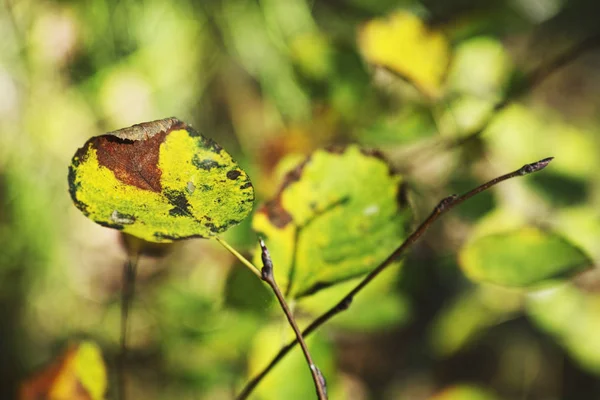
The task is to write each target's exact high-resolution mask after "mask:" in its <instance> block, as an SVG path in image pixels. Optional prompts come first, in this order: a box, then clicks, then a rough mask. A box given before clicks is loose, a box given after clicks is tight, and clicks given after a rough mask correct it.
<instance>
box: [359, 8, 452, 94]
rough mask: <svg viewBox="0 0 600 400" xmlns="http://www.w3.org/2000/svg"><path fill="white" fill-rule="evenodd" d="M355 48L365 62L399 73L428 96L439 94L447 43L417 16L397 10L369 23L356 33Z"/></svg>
mask: <svg viewBox="0 0 600 400" xmlns="http://www.w3.org/2000/svg"><path fill="white" fill-rule="evenodd" d="M358 45H359V47H360V50H361V52H362V54H363V56H364V57H365V59H366V60H367V61H368V62H370V63H372V64H375V65H378V66H382V67H385V68H387V69H389V70H391V71H393V72H395V73H397V74H399V75H400V76H402V77H404V78H405V79H407V80H408V81H410V82H411V83H412V84H413V85H414V86H415V87H417V89H419V90H420V91H421V92H422V93H423V94H425V95H426V96H428V97H431V98H436V97H438V96H439V95H440V94H441V91H442V83H443V80H444V77H445V75H446V71H447V68H448V63H449V57H450V49H449V45H448V41H447V40H446V38H445V36H444V35H443V34H442V33H441V32H439V31H435V30H431V29H429V28H428V27H427V26H426V25H425V24H424V23H423V21H421V20H420V19H419V18H418V17H417V16H415V15H413V14H411V13H408V12H405V11H399V12H396V13H394V14H392V15H391V16H389V17H388V18H384V19H374V20H372V21H369V22H368V23H367V24H366V25H365V26H364V27H363V28H362V29H361V30H360V32H359V35H358Z"/></svg>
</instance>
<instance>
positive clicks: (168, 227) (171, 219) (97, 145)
mask: <svg viewBox="0 0 600 400" xmlns="http://www.w3.org/2000/svg"><path fill="white" fill-rule="evenodd" d="M69 190H70V192H71V197H72V198H73V202H74V203H75V205H76V206H77V208H79V210H81V212H83V213H84V214H85V215H86V216H87V217H88V218H90V219H92V220H93V221H94V222H96V223H98V224H100V225H103V226H107V227H111V228H115V229H119V230H121V231H123V232H125V233H128V234H130V235H133V236H137V237H139V238H141V239H144V240H147V241H149V242H170V241H173V240H177V239H185V238H190V237H210V236H214V235H217V234H219V233H222V232H224V231H225V230H227V229H228V228H230V227H232V226H233V225H236V224H238V223H239V222H241V221H242V220H243V219H244V218H245V217H246V216H247V215H248V213H249V212H250V210H251V209H252V204H253V202H254V189H253V187H252V184H251V182H250V179H249V178H248V176H247V175H246V173H245V172H244V171H243V170H242V169H241V168H240V167H239V166H238V165H237V164H236V163H235V162H234V161H233V160H232V158H231V156H230V155H229V154H228V153H227V152H226V151H225V150H224V149H223V148H221V146H219V145H218V144H217V143H215V142H214V141H212V140H211V139H207V138H205V137H204V136H202V135H200V134H199V133H197V132H196V131H194V130H193V129H192V128H191V127H190V126H189V125H187V124H185V123H184V122H181V121H179V120H177V119H175V118H166V119H163V120H158V121H152V122H145V123H142V124H139V125H133V126H132V127H129V128H124V129H120V130H118V131H114V132H110V133H108V134H106V135H103V136H97V137H94V138H91V139H90V140H88V141H87V142H86V143H85V144H84V146H83V147H82V148H80V149H79V150H78V151H77V153H75V156H74V157H73V160H72V163H71V166H70V167H69Z"/></svg>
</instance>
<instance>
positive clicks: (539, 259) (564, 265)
mask: <svg viewBox="0 0 600 400" xmlns="http://www.w3.org/2000/svg"><path fill="white" fill-rule="evenodd" d="M459 262H460V266H461V268H462V269H463V271H464V272H465V274H466V275H467V276H468V277H469V278H471V279H473V280H474V281H481V282H490V283H495V284H499V285H505V286H517V287H526V286H531V285H535V284H537V283H540V282H543V281H547V280H551V279H560V278H569V277H571V276H572V275H574V274H576V273H578V272H581V271H583V270H585V269H587V268H589V267H590V266H591V265H592V262H591V260H590V259H589V258H588V256H587V255H586V254H585V253H584V252H583V251H581V250H580V249H579V248H578V247H576V246H575V245H573V244H572V243H570V242H569V241H567V240H566V239H564V238H563V237H562V236H560V235H558V234H556V233H552V232H545V231H542V230H540V229H538V228H535V227H525V228H521V229H518V230H514V231H509V232H503V233H497V234H492V235H487V236H481V237H476V238H475V239H474V240H473V241H471V242H470V243H468V244H467V245H466V246H465V247H463V248H462V250H461V251H460V254H459Z"/></svg>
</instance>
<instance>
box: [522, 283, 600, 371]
mask: <svg viewBox="0 0 600 400" xmlns="http://www.w3.org/2000/svg"><path fill="white" fill-rule="evenodd" d="M526 310H527V313H528V315H529V317H530V318H531V319H532V320H533V322H535V323H536V324H537V325H538V326H539V327H540V328H541V329H543V330H544V331H546V332H548V333H549V334H550V335H552V336H553V337H554V338H555V339H556V340H557V341H558V342H559V343H561V344H562V345H563V347H565V348H566V349H567V351H568V352H569V354H570V355H571V356H572V357H573V358H574V359H576V360H577V361H578V362H579V363H580V364H581V365H582V366H583V367H584V368H586V369H587V370H588V371H591V372H593V373H595V374H600V336H599V335H598V332H599V330H600V294H598V293H587V292H585V291H582V290H580V289H578V288H577V287H576V286H575V285H573V284H571V283H566V284H561V285H556V286H554V287H550V288H544V289H542V290H537V291H534V292H531V293H529V295H528V297H527V302H526Z"/></svg>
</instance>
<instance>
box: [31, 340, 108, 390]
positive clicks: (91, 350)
mask: <svg viewBox="0 0 600 400" xmlns="http://www.w3.org/2000/svg"><path fill="white" fill-rule="evenodd" d="M107 384H108V381H107V375H106V367H105V365H104V360H103V359H102V352H101V351H100V348H99V347H98V345H96V344H95V343H93V342H82V343H80V344H78V345H73V346H70V347H69V348H68V349H67V350H66V351H65V353H64V354H63V355H62V356H61V357H60V358H59V359H58V360H57V361H55V362H54V363H53V364H51V365H50V366H48V367H47V368H45V369H44V370H42V371H41V372H40V373H39V374H38V375H36V376H34V377H32V378H31V379H29V380H27V381H26V382H24V383H23V385H22V386H21V394H20V399H21V400H33V399H40V398H44V399H52V400H101V399H104V394H105V392H106V388H107Z"/></svg>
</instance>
